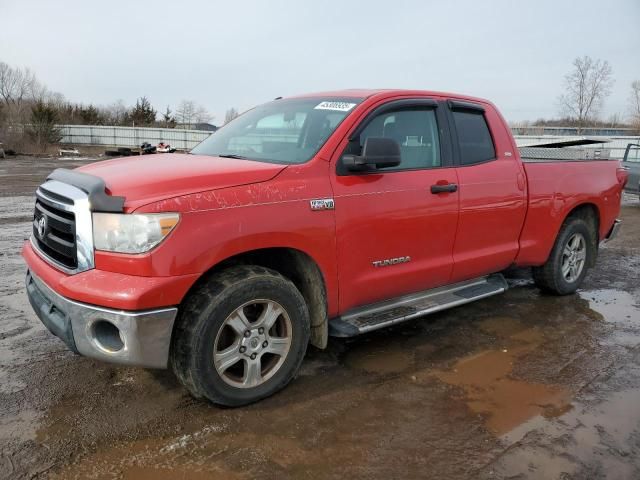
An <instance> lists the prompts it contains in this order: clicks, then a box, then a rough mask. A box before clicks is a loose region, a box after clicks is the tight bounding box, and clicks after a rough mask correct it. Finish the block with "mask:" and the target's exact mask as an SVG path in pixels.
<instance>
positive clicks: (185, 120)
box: [176, 100, 196, 128]
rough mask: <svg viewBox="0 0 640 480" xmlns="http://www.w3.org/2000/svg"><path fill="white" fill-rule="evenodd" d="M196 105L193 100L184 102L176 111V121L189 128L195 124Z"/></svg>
mask: <svg viewBox="0 0 640 480" xmlns="http://www.w3.org/2000/svg"><path fill="white" fill-rule="evenodd" d="M195 111H196V104H195V102H194V101H193V100H182V101H181V102H180V104H179V105H178V108H177V109H176V120H177V121H178V123H180V124H183V125H185V126H187V128H189V127H190V126H191V124H192V123H193V122H194V115H195Z"/></svg>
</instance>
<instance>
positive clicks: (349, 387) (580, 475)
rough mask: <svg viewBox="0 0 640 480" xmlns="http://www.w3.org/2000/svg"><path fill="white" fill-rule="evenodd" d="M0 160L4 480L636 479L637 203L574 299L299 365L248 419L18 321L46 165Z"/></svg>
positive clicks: (314, 356)
mask: <svg viewBox="0 0 640 480" xmlns="http://www.w3.org/2000/svg"><path fill="white" fill-rule="evenodd" d="M79 163H82V160H74V161H68V160H42V159H29V158H22V159H13V160H5V161H0V226H2V230H3V234H2V236H1V237H0V295H1V297H0V478H1V479H9V478H11V479H21V478H44V477H50V478H93V479H111V478H125V479H133V478H135V479H145V478H149V479H151V478H153V479H165V478H166V479H169V478H171V479H174V478H184V479H187V478H188V479H192V478H193V479H204V478H207V479H211V478H214V479H215V478H220V479H233V478H265V479H268V478H278V479H283V478H311V479H315V478H385V479H386V478H436V479H467V478H468V479H477V478H480V479H484V478H487V479H489V478H517V479H521V478H522V479H525V478H532V479H534V478H535V479H537V478H541V479H542V478H544V479H551V478H562V479H599V478H611V479H618V478H620V479H637V478H640V283H639V280H640V203H639V202H638V199H637V198H630V197H629V198H627V199H626V200H625V206H624V208H623V213H622V218H623V220H624V227H623V229H622V232H621V235H620V237H618V238H617V239H616V240H615V241H613V242H611V243H610V244H609V245H606V246H605V247H604V248H603V249H602V250H601V254H600V258H599V260H598V265H597V267H596V268H595V269H594V270H592V271H591V272H590V274H589V276H588V277H587V281H586V283H585V285H584V288H583V289H582V290H581V291H580V292H579V293H578V294H577V295H573V296H569V297H563V298H557V297H551V296H545V295H541V294H540V293H539V292H538V290H537V289H536V288H534V287H533V286H532V284H531V281H530V280H529V279H528V278H527V276H526V275H521V276H520V277H521V278H515V279H512V280H510V283H511V285H512V287H513V288H511V289H510V290H509V291H508V292H507V293H506V294H505V295H502V296H498V297H493V298H490V299H486V300H483V301H480V302H477V303H475V304H471V305H468V306H463V307H459V308H457V309H454V310H452V311H449V312H446V313H442V314H438V315H433V316H431V317H427V318H425V319H423V320H419V321H416V322H413V323H410V324H406V325H404V326H401V327H397V328H394V329H392V330H385V331H383V332H379V333H376V334H371V335H368V336H365V337H362V338H358V339H355V340H351V341H341V340H337V339H332V341H331V342H330V348H329V349H328V351H317V350H313V351H311V352H310V353H309V354H308V356H307V358H306V360H305V362H304V365H303V369H302V373H301V375H300V376H299V377H298V378H297V379H296V380H295V381H294V382H293V383H292V384H291V385H290V386H289V387H288V388H287V389H286V390H285V391H283V392H282V393H280V394H278V395H276V396H275V397H272V398H270V399H267V400H265V401H262V402H260V403H258V404H256V405H253V406H250V407H247V408H239V409H221V408H217V407H214V406H211V405H208V404H206V403H203V402H201V401H196V400H193V399H192V398H190V397H189V396H188V395H187V394H186V393H185V391H184V390H183V389H182V388H181V387H180V386H179V385H178V383H177V381H176V380H175V378H174V377H173V376H172V374H171V373H169V372H165V371H150V370H142V369H133V368H122V367H114V366H111V365H107V364H103V363H100V362H97V361H93V360H90V359H86V358H82V357H78V356H75V355H74V354H72V353H70V352H69V351H67V349H66V348H65V347H64V345H63V343H62V342H61V341H59V340H58V339H56V338H55V337H53V336H52V335H51V334H49V332H48V331H46V329H45V328H44V327H43V326H42V325H41V324H40V322H39V321H38V320H37V319H36V317H35V315H34V314H33V313H32V312H31V310H30V307H29V305H28V302H27V299H26V296H25V293H24V289H23V281H24V273H25V266H24V263H23V262H22V260H21V257H20V255H19V250H20V246H21V244H22V242H23V240H24V239H26V238H27V237H28V235H29V230H30V223H29V222H30V219H31V215H32V208H33V203H32V202H33V200H32V194H33V191H34V189H35V187H36V186H37V185H38V184H39V183H40V182H41V181H42V180H43V179H44V177H45V176H46V174H47V173H48V172H49V171H51V170H52V169H53V168H55V167H56V166H69V165H75V164H79Z"/></svg>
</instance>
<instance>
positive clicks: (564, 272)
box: [533, 217, 597, 295]
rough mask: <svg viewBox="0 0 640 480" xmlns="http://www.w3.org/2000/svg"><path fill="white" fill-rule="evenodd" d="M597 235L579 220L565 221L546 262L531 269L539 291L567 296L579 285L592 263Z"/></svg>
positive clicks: (582, 220) (570, 219)
mask: <svg viewBox="0 0 640 480" xmlns="http://www.w3.org/2000/svg"><path fill="white" fill-rule="evenodd" d="M596 238H597V232H595V231H594V227H593V226H592V225H591V224H590V223H588V222H586V221H585V220H584V219H583V218H580V217H573V218H568V219H567V220H566V221H565V223H564V224H563V225H562V228H561V229H560V233H558V237H557V238H556V242H555V244H554V245H553V249H552V250H551V254H550V255H549V259H548V260H547V262H546V263H545V264H544V265H542V266H541V267H534V268H533V279H534V281H535V283H536V285H537V286H538V287H540V288H541V289H543V290H545V291H547V292H550V293H554V294H556V295H568V294H570V293H573V292H575V291H576V290H577V289H578V287H579V286H580V285H581V284H582V281H583V280H584V277H585V275H586V274H587V270H588V268H589V267H590V266H592V265H593V264H594V263H595V258H596V255H597V245H596V240H595V239H596Z"/></svg>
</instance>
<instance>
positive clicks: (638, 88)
mask: <svg viewBox="0 0 640 480" xmlns="http://www.w3.org/2000/svg"><path fill="white" fill-rule="evenodd" d="M629 110H630V113H631V124H632V125H633V127H634V128H636V129H637V130H639V131H640V80H635V81H633V82H631V93H630V94H629Z"/></svg>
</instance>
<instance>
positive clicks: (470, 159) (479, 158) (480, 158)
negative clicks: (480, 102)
mask: <svg viewBox="0 0 640 480" xmlns="http://www.w3.org/2000/svg"><path fill="white" fill-rule="evenodd" d="M453 120H454V122H455V124H456V131H457V132H458V144H459V146H460V162H461V163H462V165H473V164H474V163H480V162H486V161H487V160H492V159H494V158H496V150H495V148H494V146H493V140H492V139H491V133H490V132H489V127H488V126H487V122H486V120H485V118H484V114H483V113H482V112H476V111H467V110H454V111H453Z"/></svg>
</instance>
